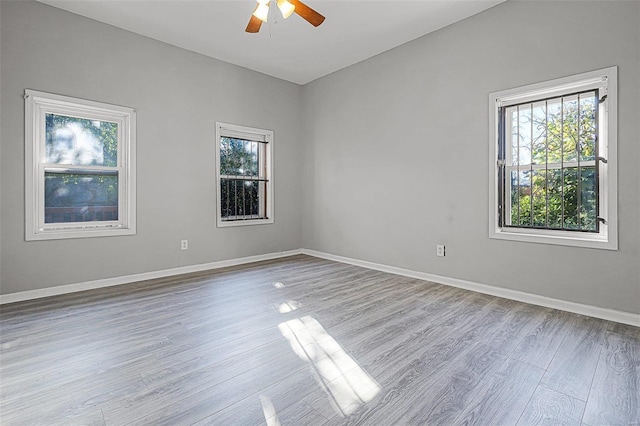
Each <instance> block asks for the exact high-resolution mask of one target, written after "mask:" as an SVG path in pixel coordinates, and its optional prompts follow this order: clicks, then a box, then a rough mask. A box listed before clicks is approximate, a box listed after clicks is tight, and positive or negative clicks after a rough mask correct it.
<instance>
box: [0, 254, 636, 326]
mask: <svg viewBox="0 0 640 426" xmlns="http://www.w3.org/2000/svg"><path fill="white" fill-rule="evenodd" d="M296 254H306V255H309V256H314V257H318V258H322V259H327V260H333V261H335V262H341V263H348V264H350V265H355V266H361V267H363V268H368V269H374V270H377V271H382V272H388V273H390V274H396V275H402V276H405V277H410V278H417V279H420V280H425V281H431V282H435V283H438V284H444V285H448V286H452V287H458V288H463V289H465V290H471V291H475V292H478V293H484V294H490V295H492V296H497V297H503V298H505V299H511V300H517V301H519V302H524V303H530V304H532V305H538V306H545V307H547V308H553V309H559V310H562V311H567V312H573V313H576V314H581V315H588V316H591V317H595V318H602V319H605V320H609V321H615V322H620V323H623V324H629V325H634V326H636V327H640V315H638V314H633V313H630V312H622V311H616V310H613V309H606V308H600V307H598V306H591V305H583V304H580V303H575V302H568V301H566V300H560V299H553V298H550V297H546V296H540V295H537V294H531V293H525V292H523V291H517V290H510V289H507V288H501V287H494V286H491V285H487V284H480V283H475V282H472V281H466V280H460V279H457V278H450V277H445V276H441V275H435V274H429V273H426V272H418V271H412V270H410V269H404V268H398V267H395V266H389V265H383V264H381V263H374V262H367V261H365V260H359V259H352V258H349V257H344V256H338V255H335V254H329V253H324V252H321V251H316V250H309V249H297V250H289V251H282V252H276V253H267V254H260V255H257V256H248V257H241V258H237V259H229V260H221V261H218V262H211V263H202V264H198V265H189V266H181V267H178V268H171V269H164V270H160V271H151V272H143V273H140V274H133V275H126V276H121V277H114V278H106V279H102V280H95V281H87V282H83V283H75V284H67V285H61V286H57V287H49V288H43V289H39V290H29V291H21V292H17V293H9V294H1V295H0V305H2V304H5V303H13V302H21V301H24V300H32V299H40V298H42V297H49V296H56V295H60V294H67V293H75V292H78V291H84V290H93V289H97V288H104V287H111V286H115V285H120V284H128V283H133V282H137V281H144V280H151V279H154V278H164V277H170V276H173V275H180V274H188V273H191V272H200V271H206V270H210V269H219V268H225V267H228V266H235V265H243V264H246V263H253V262H260V261H263V260H271V259H278V258H281V257H288V256H293V255H296Z"/></svg>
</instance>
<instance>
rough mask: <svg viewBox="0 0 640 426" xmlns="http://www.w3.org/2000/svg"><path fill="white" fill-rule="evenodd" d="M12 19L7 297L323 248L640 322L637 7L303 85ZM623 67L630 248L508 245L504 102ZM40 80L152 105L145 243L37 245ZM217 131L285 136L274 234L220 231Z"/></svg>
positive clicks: (508, 6) (511, 14)
mask: <svg viewBox="0 0 640 426" xmlns="http://www.w3.org/2000/svg"><path fill="white" fill-rule="evenodd" d="M1 9H2V17H1V19H2V21H1V28H2V37H1V43H2V46H1V47H2V49H1V52H2V65H1V66H2V69H1V76H2V77H1V78H2V80H1V86H2V102H1V105H0V106H1V111H2V117H1V119H2V123H3V126H2V140H1V145H0V147H1V151H2V158H1V161H2V162H1V166H2V167H1V174H0V178H1V182H2V192H1V196H2V204H1V206H2V211H1V214H2V224H1V229H0V231H1V235H2V244H1V255H2V258H1V262H0V265H1V266H2V275H1V278H2V289H1V292H2V293H3V294H8V293H12V292H16V291H24V290H31V289H37V288H43V287H45V286H56V285H61V284H68V283H75V282H83V281H87V280H93V279H100V278H108V277H114V276H121V275H127V274H132V273H138V272H145V271H154V270H160V269H166V268H172V267H177V266H183V265H191V264H198V263H205V262H211V261H216V260H222V259H229V258H236V257H242V256H249V255H254V254H261V253H269V252H274V251H280V250H289V249H295V248H299V247H306V248H310V249H316V250H321V251H326V252H329V253H334V254H338V255H343V256H348V257H353V258H358V259H363V260H369V261H373V262H380V263H383V264H388V265H393V266H398V267H403V268H408V269H413V270H417V271H424V272H428V273H434V274H439V275H444V276H450V277H454V278H461V279H466V280H471V281H475V282H480V283H486V284H490V285H495V286H501V287H505V288H510V289H515V290H521V291H525V292H530V293H536V294H541V295H545V296H549V297H554V298H559V299H564V300H569V301H574V302H579V303H586V304H591V305H596V306H601V307H606V308H611V309H618V310H622V311H627V312H635V313H640V303H639V300H640V266H639V265H640V261H639V259H640V253H639V249H640V229H639V227H640V220H639V219H638V218H639V217H640V202H639V199H638V198H639V197H638V194H639V193H640V173H639V172H638V166H639V164H640V144H639V143H638V140H640V132H639V127H638V126H639V124H638V123H640V117H639V114H638V111H640V87H639V79H638V75H640V52H639V48H638V46H639V45H640V29H639V28H640V3H638V2H625V3H623V2H604V3H596V2H568V3H558V2H535V3H531V2H512V1H511V2H507V3H504V4H501V5H499V6H497V7H495V8H493V9H490V10H488V11H486V12H484V13H482V14H479V15H476V16H474V17H472V18H470V19H467V20H465V21H463V22H460V23H457V24H454V25H452V26H449V27H447V28H444V29H442V30H440V31H438V32H436V33H433V34H430V35H427V36H425V37H423V38H421V39H418V40H416V41H413V42H411V43H408V44H406V45H403V46H401V47H399V48H396V49H393V50H391V51H389V52H386V53H384V54H382V55H379V56H377V57H375V58H372V59H370V60H367V61H365V62H362V63H359V64H356V65H354V66H351V67H349V68H347V69H345V70H342V71H339V72H336V73H334V74H332V75H329V76H327V77H324V78H322V79H320V80H318V81H316V82H314V83H311V84H309V85H307V86H304V87H299V86H296V85H294V84H290V83H286V82H283V81H280V80H277V79H274V78H271V77H267V76H264V75H261V74H258V73H254V72H251V71H248V70H246V69H243V68H239V67H235V66H232V65H229V64H225V63H223V62H220V61H216V60H213V59H210V58H206V57H203V56H200V55H197V54H193V53H190V52H187V51H184V50H180V49H178V48H175V47H171V46H168V45H165V44H162V43H160V42H156V41H153V40H150V39H146V38H144V37H140V36H137V35H134V34H131V33H128V32H126V31H122V30H119V29H116V28H113V27H110V26H107V25H103V24H101V23H98V22H95V21H91V20H88V19H85V18H81V17H78V16H75V15H71V14H69V13H67V12H63V11H60V10H57V9H54V8H50V7H48V6H45V5H42V4H38V3H33V2H20V3H15V2H6V1H2V2H1ZM589 46H593V48H589ZM611 65H618V66H619V117H618V118H619V129H618V130H619V141H618V144H619V146H618V149H619V173H620V175H619V199H620V201H619V210H620V214H619V226H620V250H618V251H615V252H612V251H603V250H594V249H578V248H569V247H560V246H550V245H538V244H525V243H518V242H509V241H497V240H490V239H489V238H488V216H487V214H488V205H487V202H488V201H487V200H488V167H489V165H488V124H487V123H488V93H490V92H492V91H496V90H501V89H506V88H510V87H514V86H519V85H523V84H528V83H533V82H538V81H543V80H547V79H552V78H556V77H562V76H566V75H570V74H575V73H580V72H584V71H589V70H593V69H598V68H604V67H607V66H611ZM25 88H32V89H37V90H43V91H49V92H53V93H60V94H64V95H69V96H77V97H82V98H88V99H93V100H98V101H103V102H110V103H115V104H121V105H127V106H132V107H135V108H136V109H137V111H138V234H137V235H136V236H132V237H111V238H96V239H77V240H59V241H37V242H29V243H26V242H25V241H24V236H23V234H24V207H23V206H24V187H23V175H24V169H23V167H24V166H23V161H24V160H23V158H24V157H23V156H24V148H23V145H24V142H23V138H24V135H23V125H24V124H23V123H24V121H23V120H24V113H23V105H24V102H23V99H22V94H23V91H24V89H25ZM282 108H285V109H286V110H287V111H289V113H290V114H293V116H294V119H295V120H294V122H297V120H301V121H300V122H302V123H303V124H302V125H301V126H291V125H288V124H287V123H286V122H285V121H284V120H283V116H282V115H281V114H279V113H278V111H280V110H282ZM216 120H219V121H227V122H231V123H238V124H245V125H249V126H256V127H264V128H269V129H273V130H275V132H276V145H275V165H276V171H275V183H276V200H275V201H276V204H275V209H276V223H275V224H274V225H265V226H259V227H245V228H226V229H217V228H216V227H215V217H214V213H213V212H214V206H215V193H214V185H213V180H214V165H213V158H214V152H213V149H214V147H213V126H214V122H215V121H216ZM300 158H304V161H303V162H301V161H300ZM301 173H302V174H303V176H304V180H303V182H301V179H300V178H299V176H300V174H301ZM183 238H188V239H189V240H190V249H189V250H188V251H186V252H181V251H179V247H178V246H179V240H180V239H183ZM437 243H444V244H446V245H447V257H445V258H436V257H435V245H436V244H437Z"/></svg>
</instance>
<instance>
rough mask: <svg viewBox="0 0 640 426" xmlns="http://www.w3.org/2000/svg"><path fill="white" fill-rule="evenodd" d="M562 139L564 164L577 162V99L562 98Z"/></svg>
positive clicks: (570, 97)
mask: <svg viewBox="0 0 640 426" xmlns="http://www.w3.org/2000/svg"><path fill="white" fill-rule="evenodd" d="M562 109H563V114H562V139H563V158H564V161H565V162H569V161H578V151H577V147H578V97H577V96H568V97H564V98H562Z"/></svg>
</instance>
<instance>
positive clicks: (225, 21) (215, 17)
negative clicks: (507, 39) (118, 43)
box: [39, 0, 505, 84]
mask: <svg viewBox="0 0 640 426" xmlns="http://www.w3.org/2000/svg"><path fill="white" fill-rule="evenodd" d="M39 1H41V2H42V3H46V4H49V5H51V6H55V7H59V8H61V9H65V10H68V11H70V12H73V13H76V14H79V15H83V16H86V17H89V18H92V19H95V20H98V21H102V22H106V23H108V24H111V25H114V26H116V27H120V28H123V29H125V30H129V31H132V32H134V33H138V34H141V35H144V36H147V37H151V38H154V39H157V40H161V41H163V42H166V43H169V44H172V45H174V46H179V47H182V48H184V49H188V50H191V51H194V52H198V53H201V54H203V55H207V56H210V57H213V58H217V59H221V60H223V61H226V62H230V63H232V64H236V65H240V66H242V67H246V68H249V69H252V70H255V71H259V72H262V73H265V74H268V75H271V76H274V77H278V78H281V79H284V80H288V81H291V82H294V83H298V84H305V83H308V82H310V81H313V80H315V79H317V78H320V77H322V76H324V75H327V74H329V73H332V72H334V71H337V70H339V69H341V68H345V67H347V66H349V65H352V64H355V63H357V62H360V61H362V60H364V59H367V58H370V57H372V56H374V55H377V54H378V53H382V52H384V51H386V50H389V49H391V48H393V47H396V46H398V45H400V44H403V43H406V42H408V41H410V40H413V39H415V38H418V37H420V36H422V35H425V34H428V33H430V32H432V31H435V30H438V29H440V28H442V27H445V26H447V25H449V24H452V23H454V22H457V21H460V20H462V19H465V18H467V17H469V16H472V15H475V14H476V13H479V12H481V11H483V10H485V9H488V8H490V7H492V6H495V5H496V4H498V3H501V2H503V1H505V0H438V1H436V0H412V1H403V0H386V1H384V0H360V1H353V0H305V4H307V5H308V6H310V7H312V8H314V9H315V10H317V11H318V12H320V13H321V14H323V15H324V16H325V17H326V20H325V22H324V23H323V24H322V25H320V26H319V27H317V28H314V27H313V26H311V25H310V24H308V23H307V22H306V21H304V20H303V19H302V18H300V17H299V16H297V15H295V14H294V15H292V16H291V17H290V18H289V19H287V20H286V21H285V20H284V19H282V17H281V16H280V15H279V12H278V11H277V10H275V9H276V8H274V7H272V8H271V9H272V14H271V17H270V19H269V20H270V21H272V22H269V23H267V24H263V25H262V29H261V30H260V32H259V33H258V34H248V33H246V32H245V31H244V29H245V27H246V25H247V22H248V21H249V17H250V16H251V13H252V12H253V9H254V8H255V5H256V1H255V0H39ZM273 17H275V18H276V19H275V20H273ZM470 36H472V35H470Z"/></svg>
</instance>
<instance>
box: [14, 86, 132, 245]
mask: <svg viewBox="0 0 640 426" xmlns="http://www.w3.org/2000/svg"><path fill="white" fill-rule="evenodd" d="M24 98H25V216H26V222H25V239H26V240H27V241H34V240H55V239H64V238H87V237H107V236H116V235H134V234H135V233H136V173H135V172H136V170H135V166H136V160H135V153H136V113H135V110H134V109H132V108H128V107H123V106H116V105H110V104H105V103H102V102H95V101H89V100H85V99H78V98H72V97H68V96H61V95H55V94H51V93H45V92H40V91H36V90H30V89H26V90H25V95H24ZM46 114H57V115H64V116H71V117H78V118H83V119H90V120H100V121H109V122H114V123H117V124H118V151H117V156H118V160H117V165H116V167H99V166H87V167H84V166H81V167H80V166H65V165H61V164H46V163H45V161H46V154H45V153H46V120H45V118H46ZM65 167H67V168H69V169H74V168H75V169H78V168H84V169H96V170H97V169H116V170H117V173H118V220H111V221H93V222H68V223H45V218H44V186H45V169H46V168H58V169H64V168H65Z"/></svg>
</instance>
